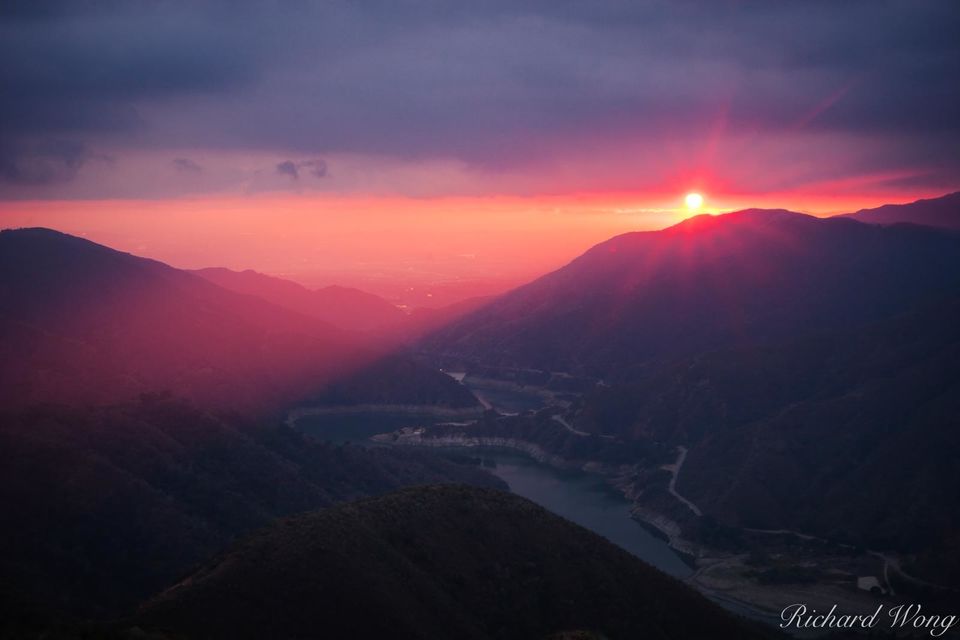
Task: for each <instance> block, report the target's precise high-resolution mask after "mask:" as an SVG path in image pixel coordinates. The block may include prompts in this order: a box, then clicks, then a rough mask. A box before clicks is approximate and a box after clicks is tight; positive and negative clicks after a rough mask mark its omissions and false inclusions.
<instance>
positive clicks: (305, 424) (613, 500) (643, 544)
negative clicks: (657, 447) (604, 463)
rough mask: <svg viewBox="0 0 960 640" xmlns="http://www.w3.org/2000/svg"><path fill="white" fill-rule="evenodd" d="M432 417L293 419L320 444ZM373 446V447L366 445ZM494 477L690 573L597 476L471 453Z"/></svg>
mask: <svg viewBox="0 0 960 640" xmlns="http://www.w3.org/2000/svg"><path fill="white" fill-rule="evenodd" d="M443 420H444V419H442V418H437V417H435V416H430V415H419V416H418V415H410V414H402V415H400V414H382V413H367V414H351V415H329V414H327V415H312V416H305V417H303V418H301V419H300V420H298V421H297V423H296V426H297V429H299V430H300V431H302V432H304V433H307V434H309V435H312V436H314V437H315V438H318V439H320V440H330V441H332V442H347V441H352V442H356V443H358V444H359V443H365V442H369V441H367V440H366V439H367V438H369V437H370V436H372V435H376V434H378V433H384V432H387V431H394V430H396V429H399V428H401V427H405V426H414V425H423V424H429V423H433V422H437V421H443ZM370 444H372V443H370ZM471 455H475V456H477V457H480V458H482V459H483V460H484V462H485V464H487V465H488V466H489V465H491V464H493V465H495V466H493V467H492V468H490V469H489V471H491V472H492V473H494V474H495V475H497V476H499V477H500V478H501V479H502V480H504V481H505V482H506V483H507V484H508V485H509V486H510V490H511V491H512V492H514V493H516V494H517V495H520V496H523V497H524V498H527V499H528V500H531V501H533V502H536V503H537V504H539V505H541V506H543V507H545V508H547V509H549V510H550V511H552V512H554V513H556V514H558V515H560V516H563V517H564V518H566V519H567V520H570V521H572V522H576V523H577V524H579V525H580V526H582V527H585V528H587V529H590V530H591V531H593V532H595V533H598V534H600V535H602V536H603V537H605V538H607V539H608V540H610V541H611V542H613V543H614V544H616V545H619V546H620V547H623V548H624V549H626V550H627V551H629V552H630V553H632V554H633V555H635V556H637V557H638V558H640V559H641V560H644V561H646V562H647V563H649V564H651V565H653V566H655V567H657V568H658V569H660V570H661V571H663V572H665V573H668V574H670V575H672V576H675V577H677V578H683V577H686V576H689V575H690V574H691V573H692V570H691V569H690V567H689V566H687V564H685V563H684V562H683V560H681V559H680V556H678V555H677V554H676V553H675V552H674V550H673V549H671V548H670V547H669V546H668V545H667V543H666V542H665V541H663V540H661V539H660V538H658V537H656V536H655V535H653V534H651V533H650V532H649V531H647V530H646V529H645V528H644V527H643V526H642V525H641V524H640V523H638V522H637V521H635V520H633V519H632V518H631V517H630V503H629V502H628V501H627V499H626V498H624V497H623V495H621V494H620V493H619V492H617V491H616V490H615V489H613V488H612V487H610V486H608V485H607V484H606V483H605V482H604V481H603V479H602V478H601V477H599V476H597V475H595V474H589V473H585V472H577V471H561V470H558V469H554V468H553V467H550V466H548V465H545V464H542V463H540V462H536V461H535V460H532V459H530V458H528V457H526V456H523V455H519V454H514V453H511V452H507V451H504V452H501V451H496V450H483V451H474V452H473V453H472V454H471Z"/></svg>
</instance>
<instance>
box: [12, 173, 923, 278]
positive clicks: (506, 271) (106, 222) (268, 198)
mask: <svg viewBox="0 0 960 640" xmlns="http://www.w3.org/2000/svg"><path fill="white" fill-rule="evenodd" d="M706 186H710V185H706ZM844 186H845V187H846V186H847V185H844ZM847 191H848V189H847V188H842V189H837V191H836V192H835V193H836V195H830V194H829V192H827V195H824V194H817V193H808V192H803V191H796V192H793V193H780V194H759V195H758V194H737V193H723V192H722V191H715V190H714V189H713V188H712V187H711V189H710V193H711V194H712V195H711V199H710V203H709V207H708V206H705V204H706V203H704V202H700V206H699V207H696V208H688V207H686V206H683V204H682V203H681V202H678V200H677V196H676V194H677V192H678V190H677V189H675V188H674V189H672V190H670V191H669V192H668V190H667V189H666V188H665V189H663V190H662V192H658V193H651V192H645V193H631V192H609V193H574V194H564V195H549V196H536V197H521V196H506V195H503V196H477V197H469V196H460V197H434V198H412V197H399V196H398V197H388V196H359V195H328V194H320V195H316V194H311V195H277V194H271V195H255V196H231V197H223V196H217V197H214V196H210V197H203V198H189V199H188V198H183V199H166V200H86V201H24V202H12V201H8V202H3V203H0V227H4V228H6V227H25V226H44V227H51V228H54V229H57V230H60V231H64V232H66V233H71V234H74V235H80V236H83V237H86V238H88V239H90V240H93V241H95V242H100V243H102V244H106V245H108V246H111V247H114V248H117V249H120V250H123V251H128V252H131V253H135V254H138V255H143V256H147V257H151V258H155V259H158V260H162V261H164V262H167V263H170V264H172V265H174V266H177V267H183V268H200V267H207V266H225V267H229V268H232V269H248V268H249V269H255V270H258V271H263V272H265V273H271V274H276V275H284V276H287V277H291V278H293V279H296V280H299V281H301V282H304V283H306V284H310V285H315V286H319V285H321V284H334V283H337V284H349V282H348V280H350V278H352V277H354V276H357V275H358V274H361V275H362V276H363V278H366V279H367V280H370V279H376V278H381V279H403V278H408V279H409V280H410V281H427V280H431V279H432V280H433V281H443V280H457V279H471V278H472V279H484V278H486V279H500V280H503V281H510V282H512V283H515V284H516V283H519V282H522V281H524V280H527V279H530V278H533V277H536V276H537V275H540V274H542V273H545V272H547V271H549V270H552V269H554V268H557V267H559V266H562V265H563V264H565V263H566V262H568V261H569V260H571V259H573V258H575V257H576V256H577V255H579V254H580V253H582V252H583V251H585V250H586V249H588V248H589V247H591V246H592V245H594V244H596V243H598V242H601V241H604V240H606V239H608V238H610V237H611V236H614V235H617V234H620V233H625V232H628V231H642V230H654V229H661V228H664V227H667V226H670V225H672V224H675V223H677V222H679V221H681V220H683V219H684V218H686V217H688V216H689V215H690V213H691V211H693V210H694V209H695V212H696V213H719V212H723V211H730V210H736V209H742V208H747V207H764V208H789V209H793V210H798V211H802V212H807V213H813V214H815V215H829V214H833V213H841V212H849V211H855V210H857V209H861V208H865V207H873V206H879V205H881V204H886V203H889V202H909V201H912V200H916V199H918V198H920V197H932V196H936V195H942V194H939V193H937V194H929V193H919V194H913V193H911V194H902V195H900V196H898V197H891V196H890V195H889V194H883V193H881V194H872V195H869V196H862V195H860V196H853V195H849V194H848V193H847ZM697 193H703V192H701V191H698V192H697ZM691 195H692V194H691ZM354 286H358V285H356V284H355V285H354Z"/></svg>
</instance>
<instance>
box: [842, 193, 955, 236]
mask: <svg viewBox="0 0 960 640" xmlns="http://www.w3.org/2000/svg"><path fill="white" fill-rule="evenodd" d="M847 217H850V218H853V219H854V220H859V221H860V222H867V223H870V224H897V223H900V222H907V223H911V224H922V225H927V226H930V227H942V228H945V229H960V191H958V192H957V193H951V194H949V195H945V196H942V197H940V198H930V199H928V200H917V201H916V202H911V203H909V204H887V205H884V206H882V207H877V208H876V209H861V210H860V211H857V212H856V213H849V214H847Z"/></svg>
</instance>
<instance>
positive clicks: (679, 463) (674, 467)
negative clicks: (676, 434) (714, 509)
mask: <svg viewBox="0 0 960 640" xmlns="http://www.w3.org/2000/svg"><path fill="white" fill-rule="evenodd" d="M677 451H679V452H680V455H678V456H677V460H676V462H674V463H673V464H665V465H663V466H662V467H660V468H661V469H664V470H666V471H669V472H670V485H669V486H668V487H667V491H669V492H670V495H672V496H673V497H674V498H676V499H677V500H679V501H680V502H682V503H683V504H685V505H687V507H688V508H689V509H690V511H692V512H693V513H694V515H696V516H702V515H703V512H702V511H700V507H698V506H697V505H695V504H694V503H693V502H691V501H690V500H688V499H687V498H685V497H684V496H682V495H680V494H679V493H678V492H677V478H679V477H680V469H681V468H683V463H684V462H686V461H687V448H686V447H683V446H679V447H677Z"/></svg>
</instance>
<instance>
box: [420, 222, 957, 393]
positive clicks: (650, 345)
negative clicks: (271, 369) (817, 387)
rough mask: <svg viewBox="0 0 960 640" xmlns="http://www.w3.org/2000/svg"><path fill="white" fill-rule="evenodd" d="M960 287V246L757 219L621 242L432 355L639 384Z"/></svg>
mask: <svg viewBox="0 0 960 640" xmlns="http://www.w3.org/2000/svg"><path fill="white" fill-rule="evenodd" d="M958 287H960V236H957V235H954V234H950V233H945V232H941V231H938V230H934V229H929V228H923V227H913V226H894V227H881V226H875V225H866V224H862V223H859V222H856V221H854V220H850V219H844V218H830V219H819V218H814V217H811V216H806V215H802V214H798V213H791V212H788V211H782V210H753V209H752V210H746V211H739V212H736V213H730V214H726V215H722V216H710V215H703V216H697V217H695V218H691V219H689V220H686V221H684V222H682V223H680V224H678V225H676V226H674V227H670V228H668V229H664V230H662V231H653V232H640V233H628V234H625V235H621V236H617V237H615V238H613V239H611V240H608V241H607V242H604V243H601V244H599V245H597V246H595V247H593V248H592V249H590V250H589V251H587V252H586V253H585V254H583V255H582V256H580V257H579V258H577V259H576V260H574V261H573V262H571V263H570V264H569V265H567V266H565V267H563V268H561V269H559V270H558V271H555V272H553V273H550V274H548V275H546V276H544V277H542V278H540V279H538V280H536V281H534V282H532V283H530V284H528V285H526V286H523V287H520V288H518V289H515V290H514V291H512V292H510V293H508V294H506V295H504V296H502V297H500V298H498V299H497V300H495V301H493V302H492V303H491V304H489V305H487V306H485V307H483V308H482V309H480V310H478V311H476V312H475V313H472V314H469V315H467V316H466V317H464V318H462V319H460V320H458V321H455V322H453V323H452V324H451V325H449V326H448V327H445V328H443V329H440V330H439V331H437V332H435V333H434V334H433V335H431V336H429V337H428V338H426V340H425V341H424V342H423V345H424V346H423V348H424V350H425V351H426V352H428V353H431V354H434V355H440V356H444V357H447V358H454V359H461V360H465V361H468V362H474V363H480V364H484V365H491V366H513V367H520V368H524V367H527V368H539V369H546V370H553V371H558V370H559V371H566V372H569V373H572V374H585V375H592V376H596V377H604V378H617V379H629V377H630V376H632V375H635V374H636V373H637V372H638V371H639V370H641V369H642V368H643V367H644V366H645V365H646V364H647V363H649V362H651V361H655V360H657V359H662V358H677V357H682V356H686V355H693V354H696V353H700V352H703V351H707V350H711V349H717V348H723V347H731V346H735V345H738V344H757V343H761V344H762V343H769V342H776V341H779V340H783V339H785V338H789V337H791V336H796V335H798V334H801V333H806V332H810V331H816V330H833V329H842V328H852V327H856V326H859V325H861V324H863V323H865V322H869V321H872V320H876V319H879V318H883V317H887V316H890V315H892V314H895V313H897V312H900V311H904V310H906V309H908V308H910V307H911V306H913V305H914V304H917V303H919V302H921V301H923V300H926V299H932V298H937V297H940V296H943V295H946V294H949V293H951V292H955V291H957V290H958Z"/></svg>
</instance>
